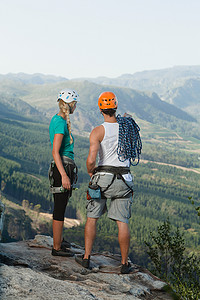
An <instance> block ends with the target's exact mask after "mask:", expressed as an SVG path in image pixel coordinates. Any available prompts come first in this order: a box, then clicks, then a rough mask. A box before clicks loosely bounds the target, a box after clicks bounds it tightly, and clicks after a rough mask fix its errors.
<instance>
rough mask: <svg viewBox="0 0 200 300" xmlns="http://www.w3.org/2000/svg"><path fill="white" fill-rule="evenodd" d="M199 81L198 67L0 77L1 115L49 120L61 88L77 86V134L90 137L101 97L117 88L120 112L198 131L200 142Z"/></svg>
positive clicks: (170, 126)
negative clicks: (91, 75) (72, 76)
mask: <svg viewBox="0 0 200 300" xmlns="http://www.w3.org/2000/svg"><path fill="white" fill-rule="evenodd" d="M199 78H200V67H198V66H196V67H176V68H171V69H165V70H157V71H144V72H140V73H135V74H133V75H128V74H127V75H122V76H120V77H118V78H115V79H109V78H106V77H104V78H96V79H87V80H85V79H84V78H83V79H80V78H78V79H73V80H69V79H67V78H63V77H56V76H53V75H44V74H33V75H29V74H24V73H19V74H7V75H0V108H1V115H4V116H7V115H10V116H13V117H14V115H15V117H16V118H19V117H23V118H26V117H28V118H31V119H33V120H35V121H37V120H38V119H39V120H40V121H43V122H47V121H48V120H50V118H51V117H52V116H53V114H55V113H56V112H57V111H58V106H57V102H56V97H57V94H58V92H59V90H61V89H63V88H72V89H75V90H77V91H78V93H79V95H80V99H81V101H80V103H79V104H78V109H77V111H76V114H75V115H74V116H73V117H72V120H73V122H74V126H75V129H76V131H77V133H79V134H84V133H86V134H87V133H88V132H90V131H91V129H92V128H93V127H94V126H96V125H98V124H99V123H101V122H102V120H103V119H102V118H101V116H100V113H99V115H97V112H98V106H97V99H98V96H99V94H100V93H101V92H103V91H105V90H112V91H113V92H114V93H115V94H116V95H117V97H118V100H119V109H118V112H119V113H120V114H122V115H123V113H124V112H128V113H130V114H132V115H133V116H134V117H136V118H139V119H142V120H145V121H147V122H150V123H152V124H157V125H160V126H162V127H165V128H169V129H172V130H178V131H180V132H182V133H184V132H185V131H186V135H187V132H189V133H190V134H191V132H195V137H199V138H200V133H199V114H198V113H199V112H200V110H199V109H198V107H199V101H200V100H199V91H200V79H199ZM97 82H98V83H97ZM17 115H18V116H17ZM97 116H98V117H97ZM192 135H193V133H192Z"/></svg>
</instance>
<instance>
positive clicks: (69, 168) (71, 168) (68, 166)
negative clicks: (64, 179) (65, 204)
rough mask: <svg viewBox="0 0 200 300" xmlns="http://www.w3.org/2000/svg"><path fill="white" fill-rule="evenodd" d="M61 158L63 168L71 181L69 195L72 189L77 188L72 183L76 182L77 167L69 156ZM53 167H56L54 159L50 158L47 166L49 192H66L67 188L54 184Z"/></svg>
mask: <svg viewBox="0 0 200 300" xmlns="http://www.w3.org/2000/svg"><path fill="white" fill-rule="evenodd" d="M61 159H62V163H63V166H64V169H65V172H66V174H67V176H68V177H69V178H70V181H71V190H70V196H71V193H72V190H75V189H77V188H75V187H74V186H73V185H74V184H76V182H77V179H78V168H77V166H76V164H75V162H74V161H73V160H72V159H71V158H69V157H67V156H62V157H61ZM54 167H56V163H55V161H54V160H52V161H51V164H50V167H49V172H48V175H49V182H50V191H51V193H52V194H55V193H64V192H67V191H68V190H67V189H65V188H63V186H62V185H61V186H60V187H55V186H54V177H53V172H54Z"/></svg>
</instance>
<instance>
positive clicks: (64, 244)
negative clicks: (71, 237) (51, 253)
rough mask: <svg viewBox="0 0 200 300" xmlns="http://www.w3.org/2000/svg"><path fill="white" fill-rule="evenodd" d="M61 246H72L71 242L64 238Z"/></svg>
mask: <svg viewBox="0 0 200 300" xmlns="http://www.w3.org/2000/svg"><path fill="white" fill-rule="evenodd" d="M61 248H71V243H70V242H68V241H65V240H64V238H63V240H62V242H61Z"/></svg>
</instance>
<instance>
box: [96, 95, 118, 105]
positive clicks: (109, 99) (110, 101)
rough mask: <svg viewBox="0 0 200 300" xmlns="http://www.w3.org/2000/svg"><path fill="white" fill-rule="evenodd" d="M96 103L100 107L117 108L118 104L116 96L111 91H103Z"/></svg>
mask: <svg viewBox="0 0 200 300" xmlns="http://www.w3.org/2000/svg"><path fill="white" fill-rule="evenodd" d="M98 105H99V108H100V109H111V108H117V106H118V101H117V97H116V96H115V94H114V93H112V92H103V93H102V94H101V95H100V96H99V100H98Z"/></svg>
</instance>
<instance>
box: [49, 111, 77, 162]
mask: <svg viewBox="0 0 200 300" xmlns="http://www.w3.org/2000/svg"><path fill="white" fill-rule="evenodd" d="M58 133H60V134H63V140H62V144H61V147H60V151H59V153H60V156H67V157H69V158H71V159H74V138H73V136H72V138H73V143H72V144H70V136H69V130H68V127H67V123H66V120H65V119H63V118H62V117H61V116H58V115H55V116H53V118H52V119H51V122H50V125H49V136H50V141H51V149H52V150H53V140H54V135H55V134H58Z"/></svg>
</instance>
